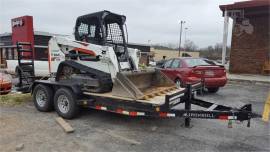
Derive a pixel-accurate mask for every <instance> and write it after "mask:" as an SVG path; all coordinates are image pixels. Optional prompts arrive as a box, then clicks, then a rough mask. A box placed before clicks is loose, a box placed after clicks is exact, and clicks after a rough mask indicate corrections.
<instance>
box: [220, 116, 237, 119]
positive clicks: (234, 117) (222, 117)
mask: <svg viewBox="0 0 270 152" xmlns="http://www.w3.org/2000/svg"><path fill="white" fill-rule="evenodd" d="M218 119H220V120H237V116H228V115H221V116H219V117H218Z"/></svg>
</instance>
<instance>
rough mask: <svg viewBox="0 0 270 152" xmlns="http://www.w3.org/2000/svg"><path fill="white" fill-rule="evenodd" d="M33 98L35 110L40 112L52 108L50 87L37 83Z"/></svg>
mask: <svg viewBox="0 0 270 152" xmlns="http://www.w3.org/2000/svg"><path fill="white" fill-rule="evenodd" d="M33 100H34V105H35V107H36V108H37V110H39V111H42V112H47V111H51V110H53V92H52V90H51V88H50V87H48V86H46V85H43V84H39V85H37V86H36V87H35V88H34V91H33Z"/></svg>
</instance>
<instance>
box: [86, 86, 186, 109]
mask: <svg viewBox="0 0 270 152" xmlns="http://www.w3.org/2000/svg"><path fill="white" fill-rule="evenodd" d="M183 90H185V88H178V89H174V90H170V91H166V93H162V94H154V95H153V96H151V98H150V97H149V98H147V99H137V100H134V99H132V98H125V97H120V96H115V95H113V94H112V92H107V93H93V92H83V94H84V95H90V96H98V97H106V98H110V99H119V100H124V101H135V102H141V103H149V104H153V105H155V106H160V105H163V104H165V98H166V95H172V94H175V93H177V92H181V91H183Z"/></svg>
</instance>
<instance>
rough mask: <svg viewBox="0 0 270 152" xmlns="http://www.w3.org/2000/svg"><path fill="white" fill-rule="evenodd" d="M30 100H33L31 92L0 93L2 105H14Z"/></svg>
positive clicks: (0, 103)
mask: <svg viewBox="0 0 270 152" xmlns="http://www.w3.org/2000/svg"><path fill="white" fill-rule="evenodd" d="M29 101H32V97H31V94H30V93H27V94H19V93H10V94H7V95H0V105H8V106H14V105H19V104H22V103H24V102H29Z"/></svg>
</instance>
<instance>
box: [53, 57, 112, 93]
mask: <svg viewBox="0 0 270 152" xmlns="http://www.w3.org/2000/svg"><path fill="white" fill-rule="evenodd" d="M64 66H69V67H72V68H74V69H78V70H80V71H84V72H85V73H87V74H89V76H94V78H96V79H98V82H99V85H100V86H99V87H98V88H95V91H93V92H97V93H102V92H109V91H111V90H112V86H113V82H112V79H111V75H110V74H108V73H105V72H103V71H100V70H97V69H94V68H90V67H88V66H85V65H82V64H80V63H77V62H74V61H63V62H61V63H60V64H59V67H58V69H57V73H56V78H55V80H56V81H59V77H60V76H61V71H62V70H63V67H64Z"/></svg>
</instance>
